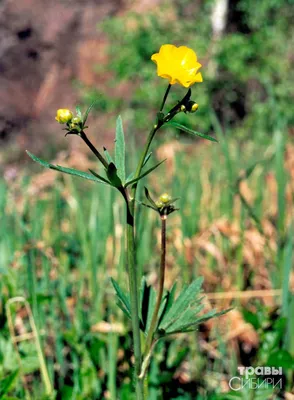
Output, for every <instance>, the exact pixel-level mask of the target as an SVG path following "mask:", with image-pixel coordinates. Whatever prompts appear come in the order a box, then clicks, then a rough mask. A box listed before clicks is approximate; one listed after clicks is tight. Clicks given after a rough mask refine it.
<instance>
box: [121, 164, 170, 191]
mask: <svg viewBox="0 0 294 400" xmlns="http://www.w3.org/2000/svg"><path fill="white" fill-rule="evenodd" d="M165 161H166V160H163V161H160V162H159V163H158V164H156V165H154V166H153V167H152V168H150V169H148V170H147V171H146V172H144V173H143V174H142V175H140V176H139V177H138V178H135V179H132V180H131V181H129V182H127V183H126V184H125V187H128V186H129V185H132V184H133V183H136V182H138V181H139V180H141V179H142V178H144V176H146V175H148V174H150V173H151V172H152V171H154V170H155V169H156V168H157V167H159V166H160V165H161V164H162V163H164V162H165Z"/></svg>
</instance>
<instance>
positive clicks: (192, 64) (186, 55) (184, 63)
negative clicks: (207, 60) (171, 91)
mask: <svg viewBox="0 0 294 400" xmlns="http://www.w3.org/2000/svg"><path fill="white" fill-rule="evenodd" d="M151 60H152V61H154V62H155V64H157V75H158V76H160V77H161V78H165V79H168V80H169V83H170V84H171V85H174V84H175V83H179V84H180V85H182V86H185V87H190V86H191V85H193V84H194V83H195V82H202V80H203V79H202V75H201V73H200V72H198V70H199V69H200V67H201V64H200V63H199V62H197V55H196V53H195V52H194V51H193V50H192V49H189V47H186V46H180V47H176V46H174V45H172V44H164V45H162V46H161V47H160V50H159V53H155V54H153V55H152V57H151Z"/></svg>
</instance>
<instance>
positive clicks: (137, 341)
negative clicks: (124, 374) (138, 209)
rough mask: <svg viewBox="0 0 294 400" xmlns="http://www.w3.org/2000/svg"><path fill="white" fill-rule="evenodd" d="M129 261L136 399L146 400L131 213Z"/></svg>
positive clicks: (128, 239)
mask: <svg viewBox="0 0 294 400" xmlns="http://www.w3.org/2000/svg"><path fill="white" fill-rule="evenodd" d="M127 261H128V275H129V286H130V302H131V316H132V330H133V341H134V356H135V379H136V399H137V400H144V386H143V382H142V381H141V380H139V379H138V376H139V375H140V370H141V363H142V354H141V337H140V318H139V291H138V276H137V268H136V263H135V238H134V218H133V216H132V215H131V214H130V213H128V216H127Z"/></svg>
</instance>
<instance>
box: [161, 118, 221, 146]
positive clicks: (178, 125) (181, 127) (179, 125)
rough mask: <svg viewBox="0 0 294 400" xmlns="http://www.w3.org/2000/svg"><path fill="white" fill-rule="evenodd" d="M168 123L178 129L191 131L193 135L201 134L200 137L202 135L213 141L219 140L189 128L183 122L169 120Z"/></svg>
mask: <svg viewBox="0 0 294 400" xmlns="http://www.w3.org/2000/svg"><path fill="white" fill-rule="evenodd" d="M166 125H171V126H173V127H174V128H177V129H179V130H181V131H184V132H186V133H190V134H191V135H194V136H199V137H201V138H203V139H207V140H210V141H211V142H218V140H217V139H215V138H214V137H212V136H208V135H205V134H204V133H200V132H196V131H194V130H193V129H190V128H187V127H186V126H184V125H182V124H179V123H178V122H174V121H169V122H168V123H167V124H166Z"/></svg>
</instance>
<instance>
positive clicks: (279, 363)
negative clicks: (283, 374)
mask: <svg viewBox="0 0 294 400" xmlns="http://www.w3.org/2000/svg"><path fill="white" fill-rule="evenodd" d="M266 365H269V366H271V367H277V368H278V367H282V368H285V369H289V370H293V369H294V358H293V357H292V356H291V354H290V353H289V352H288V351H286V350H284V349H277V350H275V351H274V352H272V353H271V354H270V356H269V358H268V360H267V363H266Z"/></svg>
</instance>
